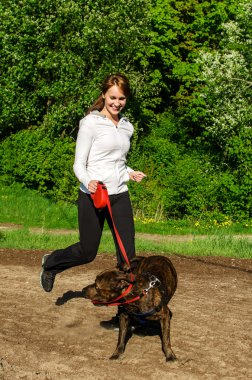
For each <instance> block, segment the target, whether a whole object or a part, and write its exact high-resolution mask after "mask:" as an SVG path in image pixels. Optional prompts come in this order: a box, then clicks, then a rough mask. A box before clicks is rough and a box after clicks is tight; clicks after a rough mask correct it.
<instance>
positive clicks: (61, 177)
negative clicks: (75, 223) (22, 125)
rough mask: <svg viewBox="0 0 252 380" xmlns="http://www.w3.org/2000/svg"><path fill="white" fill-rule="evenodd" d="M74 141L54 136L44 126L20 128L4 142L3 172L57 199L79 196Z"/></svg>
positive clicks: (72, 199)
mask: <svg viewBox="0 0 252 380" xmlns="http://www.w3.org/2000/svg"><path fill="white" fill-rule="evenodd" d="M74 145H75V144H74V142H73V141H72V140H71V139H70V138H64V139H56V138H54V139H52V138H50V137H49V136H48V135H47V133H46V131H45V129H44V128H31V129H27V130H23V131H20V132H18V133H16V134H15V135H12V136H10V137H9V138H7V139H5V140H4V142H3V143H2V144H1V152H0V153H1V156H2V157H3V159H2V169H1V170H2V173H3V174H4V178H5V181H6V182H7V183H13V182H15V181H17V182H21V183H23V184H24V185H25V186H26V187H29V188H33V189H37V190H39V191H40V192H41V193H42V194H47V195H48V196H49V197H53V198H55V199H58V200H60V199H65V200H66V199H68V200H70V201H75V200H76V198H77V188H78V186H77V185H78V182H77V180H76V178H75V177H74V174H73V169H72V166H73V157H74Z"/></svg>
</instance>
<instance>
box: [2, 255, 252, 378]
mask: <svg viewBox="0 0 252 380" xmlns="http://www.w3.org/2000/svg"><path fill="white" fill-rule="evenodd" d="M43 254H44V252H41V251H25V250H22V251H17V250H10V249H9V250H7V249H1V250H0V269H1V276H0V292H1V297H0V310H1V313H0V326H1V328H0V379H1V380H16V379H23V380H84V379H85V380H100V379H101V380H103V379H111V380H114V379H117V380H118V379H119V380H120V379H123V380H124V379H125V380H128V379H129V380H132V379H137V380H138V379H141V380H142V379H145V380H146V379H153V380H154V379H155V380H156V379H158V380H163V379H178V380H188V379H189V380H190V379H218V380H219V379H228V380H230V379H234V380H236V379H246V380H247V379H252V360H251V352H252V320H251V309H252V292H251V285H252V260H237V259H227V258H206V257H205V258H195V259H194V258H185V257H182V256H170V258H171V260H172V262H173V263H174V265H175V267H176V269H177V272H178V278H179V285H178V289H177V292H176V293H175V296H174V298H173V300H172V302H171V304H170V307H171V309H172V311H173V319H172V327H171V338H172V347H173V350H174V352H175V353H176V355H177V357H178V360H177V361H176V362H174V363H166V362H165V358H164V355H163V353H162V351H161V344H160V338H159V336H158V335H155V334H154V335H153V334H151V333H150V332H148V331H144V330H142V332H141V331H138V332H137V333H136V334H134V335H133V336H132V338H131V339H130V340H129V342H128V344H127V347H126V351H125V353H124V355H123V357H122V359H120V360H119V361H110V360H109V359H108V358H109V356H110V355H111V353H112V352H113V350H114V348H115V345H116V340H117V332H115V331H108V330H105V329H103V328H102V327H100V325H99V323H100V321H102V320H107V319H109V318H110V317H111V316H113V315H114V313H115V309H114V308H107V307H100V308H98V307H94V306H93V305H92V304H91V302H89V301H87V300H84V299H82V298H79V297H78V295H79V294H78V291H80V290H81V289H82V288H83V287H84V286H85V285H87V284H89V283H90V282H92V281H93V279H94V278H95V276H96V274H97V273H98V272H100V271H101V270H103V269H104V268H108V267H111V266H113V265H114V264H115V261H114V259H112V257H111V256H106V255H102V256H101V255H99V256H98V257H97V259H96V260H95V261H94V262H93V263H91V264H88V265H87V266H85V267H79V268H74V269H71V270H69V271H67V272H65V273H62V274H60V275H58V277H57V278H56V284H55V288H54V290H53V292H52V293H45V292H43V291H42V290H41V288H40V286H39V281H38V275H39V272H40V262H41V257H42V255H43ZM69 291H72V292H69ZM64 294H65V296H64V298H62V296H63V295H64ZM66 295H67V296H68V297H66ZM64 299H65V300H68V301H67V302H63V300H64Z"/></svg>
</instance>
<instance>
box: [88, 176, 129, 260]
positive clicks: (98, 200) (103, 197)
mask: <svg viewBox="0 0 252 380" xmlns="http://www.w3.org/2000/svg"><path fill="white" fill-rule="evenodd" d="M91 198H92V200H93V202H94V206H95V207H96V208H104V207H106V206H107V207H108V210H109V214H110V217H111V220H112V223H113V228H114V231H115V235H116V239H117V242H118V245H119V247H120V250H121V252H122V254H123V257H124V260H125V262H126V264H127V265H128V266H129V267H130V262H129V259H128V256H127V253H126V251H125V248H124V246H123V243H122V240H121V238H120V235H119V233H118V231H117V228H116V226H115V222H114V219H113V215H112V209H111V204H110V200H109V195H108V190H107V188H106V186H105V185H104V183H102V182H98V184H97V190H96V192H95V193H94V194H91Z"/></svg>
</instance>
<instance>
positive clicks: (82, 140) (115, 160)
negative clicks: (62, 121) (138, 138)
mask: <svg viewBox="0 0 252 380" xmlns="http://www.w3.org/2000/svg"><path fill="white" fill-rule="evenodd" d="M133 132H134V128H133V125H132V124H131V123H130V122H129V121H128V119H127V118H125V117H122V118H121V119H120V120H119V123H118V124H117V126H116V125H115V124H114V123H113V122H112V121H111V120H110V119H108V118H107V117H106V116H104V115H102V114H101V113H100V112H98V111H93V112H91V113H90V114H89V115H87V116H86V117H84V118H83V119H81V121H80V126H79V132H78V136H77V141H76V149H75V161H74V166H73V169H74V173H75V175H76V177H77V178H78V180H79V181H80V182H81V187H80V188H81V190H82V191H84V192H85V193H88V194H89V191H88V184H89V182H90V181H91V180H98V181H102V182H103V183H104V184H105V185H106V187H107V189H108V193H109V194H110V195H111V194H119V193H122V192H124V191H127V190H128V187H127V185H126V182H127V181H129V173H130V172H131V171H133V170H132V169H131V168H129V167H127V166H126V156H127V153H128V151H129V148H130V138H131V136H132V134H133Z"/></svg>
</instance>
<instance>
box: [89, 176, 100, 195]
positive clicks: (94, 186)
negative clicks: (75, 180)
mask: <svg viewBox="0 0 252 380" xmlns="http://www.w3.org/2000/svg"><path fill="white" fill-rule="evenodd" d="M97 184H98V181H97V180H96V179H92V180H91V181H90V182H89V184H88V191H90V193H95V192H96V189H97Z"/></svg>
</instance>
